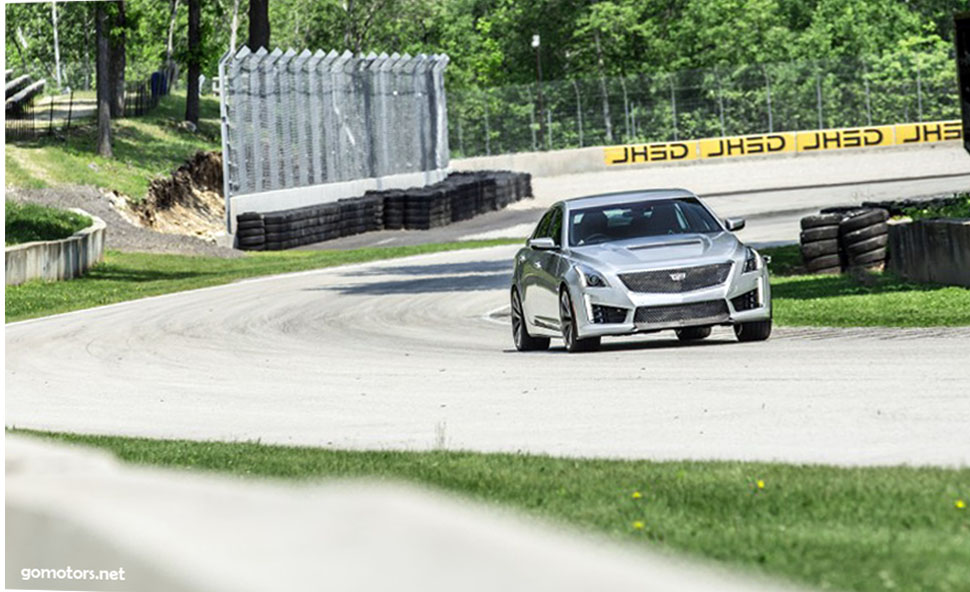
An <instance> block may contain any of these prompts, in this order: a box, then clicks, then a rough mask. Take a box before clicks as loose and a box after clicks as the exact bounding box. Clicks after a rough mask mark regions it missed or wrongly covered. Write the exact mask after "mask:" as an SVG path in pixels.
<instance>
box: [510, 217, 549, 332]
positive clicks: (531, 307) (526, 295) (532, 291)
mask: <svg viewBox="0 0 970 592" xmlns="http://www.w3.org/2000/svg"><path fill="white" fill-rule="evenodd" d="M552 214H553V211H552V210H549V211H547V212H546V213H545V214H544V215H543V216H542V219H541V220H539V224H537V225H536V229H535V231H534V232H533V233H532V236H531V237H530V238H542V237H544V236H546V232H547V231H548V228H549V223H550V222H551V221H552ZM542 254H543V251H540V250H539V249H533V248H527V249H523V251H522V252H521V253H520V254H519V262H518V264H519V266H520V267H519V289H520V290H522V314H523V315H524V316H525V317H526V318H527V319H529V322H530V323H532V324H533V325H536V324H541V325H543V326H545V325H546V323H541V322H540V323H537V322H536V321H537V318H538V317H539V316H543V315H541V314H540V312H539V311H540V310H541V301H542V294H541V291H540V281H541V277H540V275H541V273H540V272H541V271H542V260H541V256H542Z"/></svg>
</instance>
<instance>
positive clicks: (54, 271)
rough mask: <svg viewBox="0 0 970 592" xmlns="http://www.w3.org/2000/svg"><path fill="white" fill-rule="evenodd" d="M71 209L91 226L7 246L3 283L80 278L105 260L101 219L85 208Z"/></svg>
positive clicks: (16, 283)
mask: <svg viewBox="0 0 970 592" xmlns="http://www.w3.org/2000/svg"><path fill="white" fill-rule="evenodd" d="M71 211H74V212H77V213H79V214H83V215H85V216H87V217H89V218H91V222H92V224H91V226H88V227H87V228H85V229H83V230H79V231H77V232H75V233H74V234H72V235H71V236H69V237H67V238H65V239H61V240H53V241H35V242H30V243H24V244H22V245H12V246H9V247H7V248H6V251H5V255H4V260H5V261H4V263H5V268H6V285H8V286H16V285H20V284H22V283H24V282H26V281H29V280H35V279H41V280H45V281H57V280H67V279H71V278H76V277H80V276H81V275H83V274H84V272H86V271H87V270H88V269H90V268H91V266H92V265H94V264H95V263H99V262H101V261H103V260H104V232H105V223H104V221H103V220H101V218H98V217H97V216H92V215H91V214H89V213H87V212H85V211H84V210H80V209H77V208H71Z"/></svg>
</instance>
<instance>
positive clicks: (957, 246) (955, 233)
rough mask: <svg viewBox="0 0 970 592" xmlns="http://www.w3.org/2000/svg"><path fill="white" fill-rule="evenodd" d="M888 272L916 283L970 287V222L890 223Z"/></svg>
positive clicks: (963, 220)
mask: <svg viewBox="0 0 970 592" xmlns="http://www.w3.org/2000/svg"><path fill="white" fill-rule="evenodd" d="M889 270H890V271H892V272H894V273H897V274H899V275H900V276H902V277H904V278H906V279H908V280H912V281H915V282H924V283H933V284H948V285H954V286H967V287H970V219H945V220H919V221H916V222H903V223H900V224H891V225H890V226H889Z"/></svg>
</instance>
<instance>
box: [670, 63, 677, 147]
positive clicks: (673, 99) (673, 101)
mask: <svg viewBox="0 0 970 592" xmlns="http://www.w3.org/2000/svg"><path fill="white" fill-rule="evenodd" d="M669 80H670V110H671V112H672V113H673V124H674V141H675V142H676V141H677V140H678V139H679V138H678V137H677V136H678V134H677V95H676V94H675V93H674V76H673V74H671V75H670V79H669Z"/></svg>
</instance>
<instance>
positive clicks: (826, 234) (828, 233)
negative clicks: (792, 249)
mask: <svg viewBox="0 0 970 592" xmlns="http://www.w3.org/2000/svg"><path fill="white" fill-rule="evenodd" d="M830 238H839V225H838V224H832V225H831V226H816V227H815V228H809V229H808V230H803V231H802V233H801V235H799V239H800V242H802V243H811V242H815V241H820V240H826V239H830Z"/></svg>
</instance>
